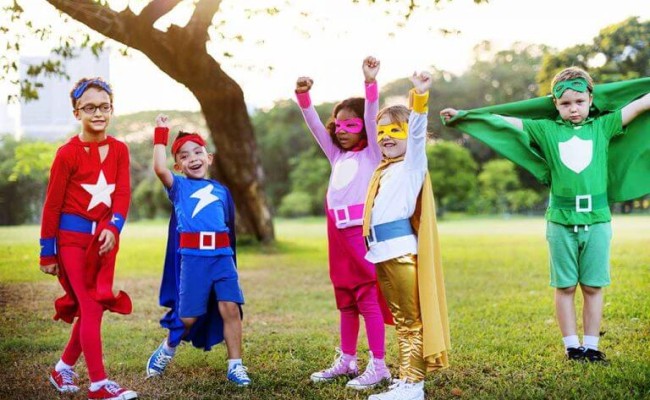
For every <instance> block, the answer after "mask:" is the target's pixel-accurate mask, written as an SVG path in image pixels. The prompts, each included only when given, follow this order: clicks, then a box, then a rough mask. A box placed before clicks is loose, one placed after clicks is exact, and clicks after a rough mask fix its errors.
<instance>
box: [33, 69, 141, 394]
mask: <svg viewBox="0 0 650 400" xmlns="http://www.w3.org/2000/svg"><path fill="white" fill-rule="evenodd" d="M70 98H71V100H72V107H73V113H74V116H75V118H77V120H79V122H80V123H81V128H82V130H81V133H79V134H78V135H75V136H73V137H72V138H71V139H70V140H68V142H67V143H65V144H64V145H63V146H61V147H60V148H59V149H58V151H57V153H56V157H55V158H54V162H53V163H52V167H51V169H50V181H49V184H48V187H47V195H46V197H45V203H44V205H43V217H42V223H41V240H40V242H41V258H40V268H41V270H42V271H43V272H44V273H47V274H52V275H56V276H58V278H59V282H60V283H61V286H63V289H64V290H65V292H66V294H65V295H64V296H63V297H61V298H59V299H57V300H56V302H55V308H56V315H55V316H54V319H61V320H63V321H66V322H68V323H72V322H73V321H74V319H75V317H76V321H74V326H73V328H72V333H71V335H70V340H69V341H68V344H67V346H66V348H65V350H64V351H63V355H62V356H61V359H60V360H59V362H58V363H57V364H56V366H55V368H54V370H53V371H52V372H51V374H50V378H49V379H50V382H51V383H52V385H53V386H54V387H55V388H56V389H57V390H58V391H59V392H77V391H78V390H79V386H77V383H76V379H77V374H75V373H74V370H73V367H74V365H75V364H76V363H77V360H78V359H79V356H81V354H82V353H83V355H84V359H85V360H86V365H87V367H88V375H89V376H90V381H91V384H90V388H89V389H88V399H91V400H93V399H114V400H127V399H134V398H137V394H136V393H135V392H134V391H132V390H127V389H124V388H121V387H120V386H119V385H118V384H117V383H115V382H113V381H109V380H108V379H107V377H106V372H105V371H104V362H103V360H102V339H101V322H102V316H103V313H104V310H106V309H108V310H110V311H114V312H118V313H121V314H129V313H130V312H131V308H132V305H131V299H130V298H129V296H128V295H127V294H126V293H124V292H119V294H118V295H117V296H115V295H114V294H113V290H112V286H113V273H114V270H115V256H116V255H117V250H118V244H119V237H120V231H121V230H122V227H123V226H124V221H125V219H126V215H127V213H128V210H129V202H130V198H131V183H130V178H129V149H128V147H127V146H126V144H124V143H123V142H120V141H118V140H116V139H115V138H113V137H111V136H108V135H107V134H106V128H107V127H108V124H109V122H110V120H111V117H112V115H113V91H112V90H111V87H110V85H109V84H108V83H106V82H105V81H104V80H102V79H101V78H93V79H86V78H84V79H81V80H80V81H79V82H77V83H76V85H75V86H74V88H73V89H72V91H71V92H70Z"/></svg>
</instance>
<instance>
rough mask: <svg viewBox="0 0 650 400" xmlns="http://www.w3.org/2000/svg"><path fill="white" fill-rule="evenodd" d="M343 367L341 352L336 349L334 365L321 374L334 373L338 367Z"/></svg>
mask: <svg viewBox="0 0 650 400" xmlns="http://www.w3.org/2000/svg"><path fill="white" fill-rule="evenodd" d="M342 365H343V352H342V351H341V350H340V349H338V348H337V349H336V356H335V358H334V363H333V364H332V366H331V367H329V368H328V369H326V370H325V371H323V372H328V373H333V372H335V371H336V370H337V369H338V368H339V367H341V366H342Z"/></svg>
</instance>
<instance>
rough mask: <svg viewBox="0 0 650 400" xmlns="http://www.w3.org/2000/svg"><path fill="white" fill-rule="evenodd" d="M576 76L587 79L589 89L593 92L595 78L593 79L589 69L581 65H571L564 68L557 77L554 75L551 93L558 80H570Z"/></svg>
mask: <svg viewBox="0 0 650 400" xmlns="http://www.w3.org/2000/svg"><path fill="white" fill-rule="evenodd" d="M576 78H583V79H584V80H586V81H587V89H588V90H589V93H592V92H593V91H594V80H593V79H591V76H590V75H589V73H588V72H587V71H585V70H584V69H582V68H579V67H569V68H564V69H563V70H562V71H560V72H558V73H557V74H556V75H555V77H553V81H551V93H552V92H553V88H554V87H555V85H556V84H557V83H558V82H563V81H568V80H569V79H576Z"/></svg>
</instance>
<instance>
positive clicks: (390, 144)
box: [377, 113, 406, 158]
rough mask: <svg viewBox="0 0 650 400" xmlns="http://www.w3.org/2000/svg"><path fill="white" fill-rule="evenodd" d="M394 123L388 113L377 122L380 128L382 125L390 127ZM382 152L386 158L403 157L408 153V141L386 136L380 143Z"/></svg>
mask: <svg viewBox="0 0 650 400" xmlns="http://www.w3.org/2000/svg"><path fill="white" fill-rule="evenodd" d="M392 123H393V121H392V120H391V119H390V115H388V113H386V114H384V115H382V116H381V118H379V120H378V121H377V125H378V128H379V126H381V125H390V124H392ZM379 147H380V148H381V152H382V154H383V155H384V157H386V158H396V157H400V156H403V155H404V154H405V153H406V139H396V138H394V137H391V136H389V135H385V136H384V137H383V138H382V139H381V141H380V142H379Z"/></svg>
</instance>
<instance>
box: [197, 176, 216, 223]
mask: <svg viewBox="0 0 650 400" xmlns="http://www.w3.org/2000/svg"><path fill="white" fill-rule="evenodd" d="M213 187H214V186H212V185H211V184H210V185H208V186H206V187H204V188H203V189H199V190H197V191H196V192H194V193H192V194H191V195H190V197H191V198H193V199H199V202H198V203H196V206H195V207H194V211H193V212H192V218H194V216H195V215H196V214H198V212H199V211H201V210H203V209H204V208H205V207H206V206H207V205H208V204H210V203H214V202H215V201H217V200H219V198H218V197H217V196H215V195H213V194H212V188H213Z"/></svg>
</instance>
